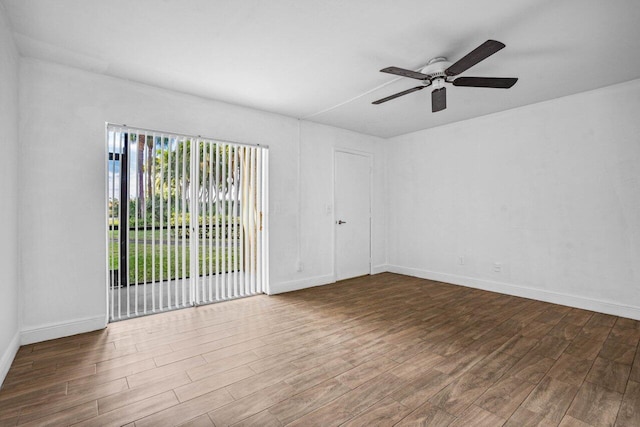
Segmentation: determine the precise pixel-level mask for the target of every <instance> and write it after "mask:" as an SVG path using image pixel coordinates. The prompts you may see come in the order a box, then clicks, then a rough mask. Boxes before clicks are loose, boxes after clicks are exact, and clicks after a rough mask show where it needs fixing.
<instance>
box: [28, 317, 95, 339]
mask: <svg viewBox="0 0 640 427" xmlns="http://www.w3.org/2000/svg"><path fill="white" fill-rule="evenodd" d="M106 326H107V323H106V321H105V317H104V316H99V317H86V318H83V319H76V320H71V321H68V322H59V323H50V324H47V325H42V326H36V327H30V328H23V329H22V333H21V343H22V345H26V344H33V343H36V342H41V341H47V340H53V339H56V338H62V337H68V336H70V335H76V334H81V333H84V332H91V331H97V330H99V329H104V328H105V327H106Z"/></svg>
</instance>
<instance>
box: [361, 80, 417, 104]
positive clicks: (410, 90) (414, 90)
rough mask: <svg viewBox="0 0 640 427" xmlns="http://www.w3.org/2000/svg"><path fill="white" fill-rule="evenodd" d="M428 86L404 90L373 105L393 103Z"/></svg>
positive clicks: (374, 102)
mask: <svg viewBox="0 0 640 427" xmlns="http://www.w3.org/2000/svg"><path fill="white" fill-rule="evenodd" d="M427 86H429V85H425V86H416V87H412V88H411V89H407V90H403V91H402V92H398V93H394V94H393V95H390V96H387V97H386V98H382V99H378V100H377V101H373V102H372V104H376V105H378V104H382V103H383V102H387V101H391V100H392V99H396V98H399V97H401V96H404V95H408V94H410V93H411V92H416V91H419V90H422V89H424V88H425V87H427Z"/></svg>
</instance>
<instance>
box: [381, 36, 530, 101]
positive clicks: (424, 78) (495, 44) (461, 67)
mask: <svg viewBox="0 0 640 427" xmlns="http://www.w3.org/2000/svg"><path fill="white" fill-rule="evenodd" d="M504 47H505V45H504V43H501V42H499V41H496V40H487V41H486V42H484V43H482V44H481V45H480V46H478V47H477V48H475V49H474V50H472V51H471V52H469V53H468V54H467V55H465V56H464V57H463V58H462V59H460V60H458V61H457V62H455V63H453V64H452V63H451V62H449V61H447V58H444V57H437V58H433V59H432V60H430V61H429V62H428V63H427V65H426V66H425V67H424V68H422V69H421V70H420V71H419V72H418V71H412V70H406V69H404V68H399V67H387V68H383V69H382V70H380V71H381V72H383V73H389V74H395V75H397V76H401V77H408V78H411V79H416V80H420V81H421V82H422V86H416V87H414V88H411V89H407V90H404V91H402V92H398V93H396V94H393V95H390V96H387V97H385V98H382V99H378V100H377V101H373V102H372V104H375V105H378V104H382V103H383V102H387V101H391V100H392V99H395V98H398V97H401V96H403V95H408V94H410V93H412V92H417V91H419V90H422V89H424V88H426V87H428V86H432V87H433V90H432V91H431V111H432V112H434V113H435V112H438V111H442V110H444V109H445V108H447V88H446V87H445V83H451V84H453V85H454V86H461V87H464V86H466V87H484V88H494V89H509V88H510V87H512V86H513V85H514V84H516V82H517V81H518V79H517V78H516V77H458V78H455V76H457V75H458V74H461V73H463V72H465V71H466V70H468V69H469V68H471V67H473V66H474V65H476V64H478V63H479V62H481V61H483V60H485V59H487V58H488V57H489V56H491V55H493V54H494V53H496V52H497V51H499V50H500V49H502V48H504Z"/></svg>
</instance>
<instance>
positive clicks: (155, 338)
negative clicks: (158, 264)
mask: <svg viewBox="0 0 640 427" xmlns="http://www.w3.org/2000/svg"><path fill="white" fill-rule="evenodd" d="M639 340H640V322H637V321H633V320H629V319H624V318H618V317H615V316H609V315H604V314H599V313H593V312H589V311H584V310H578V309H573V308H569V307H564V306H559V305H554V304H548V303H544V302H539V301H533V300H527V299H523V298H516V297H511V296H506V295H500V294H496V293H491V292H485V291H480V290H474V289H469V288H464V287H459V286H454V285H448V284H443V283H438V282H431V281H428V280H422V279H417V278H412V277H406V276H400V275H395V274H390V273H383V274H379V275H376V276H369V277H362V278H356V279H351V280H347V281H344V282H340V283H336V284H334V285H329V286H323V287H319V288H313V289H307V290H303V291H298V292H292V293H289V294H283V295H276V296H272V297H268V296H264V295H261V296H257V297H250V298H246V299H241V300H235V301H230V302H225V303H222V304H215V305H209V306H203V307H198V308H193V309H186V310H181V311H175V312H170V313H163V314H159V315H155V316H149V317H144V318H137V319H132V320H128V321H123V322H119V323H113V324H110V325H109V327H108V328H107V329H105V330H102V331H97V332H92V333H88V334H82V335H76V336H73V337H68V338H62V339H58V340H54V341H47V342H43V343H38V344H32V345H28V346H23V347H21V348H20V350H19V351H18V354H17V356H16V358H15V360H14V362H13V365H12V367H11V370H10V371H9V373H8V375H7V378H6V380H5V383H4V385H3V387H2V389H1V390H0V426H15V425H29V426H31V425H33V426H36V425H37V426H42V425H81V426H99V425H114V426H121V425H127V426H134V425H135V426H136V427H141V426H163V425H171V426H172V425H184V426H214V425H215V426H226V425H234V426H252V425H254V426H281V425H291V426H305V427H306V426H315V425H317V426H330V425H344V426H373V425H398V426H416V425H429V426H447V425H450V426H474V425H475V426H500V425H506V426H558V425H560V426H614V425H615V426H639V425H640V354H639V353H638V351H637V348H638V341H639ZM134 423H135V424H134Z"/></svg>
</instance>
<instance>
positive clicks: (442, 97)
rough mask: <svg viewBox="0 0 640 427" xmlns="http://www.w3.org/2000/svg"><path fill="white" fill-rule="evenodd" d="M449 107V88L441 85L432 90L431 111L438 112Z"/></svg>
mask: <svg viewBox="0 0 640 427" xmlns="http://www.w3.org/2000/svg"><path fill="white" fill-rule="evenodd" d="M445 108H447V88H446V87H441V88H440V89H435V90H434V91H433V92H431V112H432V113H437V112H438V111H442V110H444V109H445Z"/></svg>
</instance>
